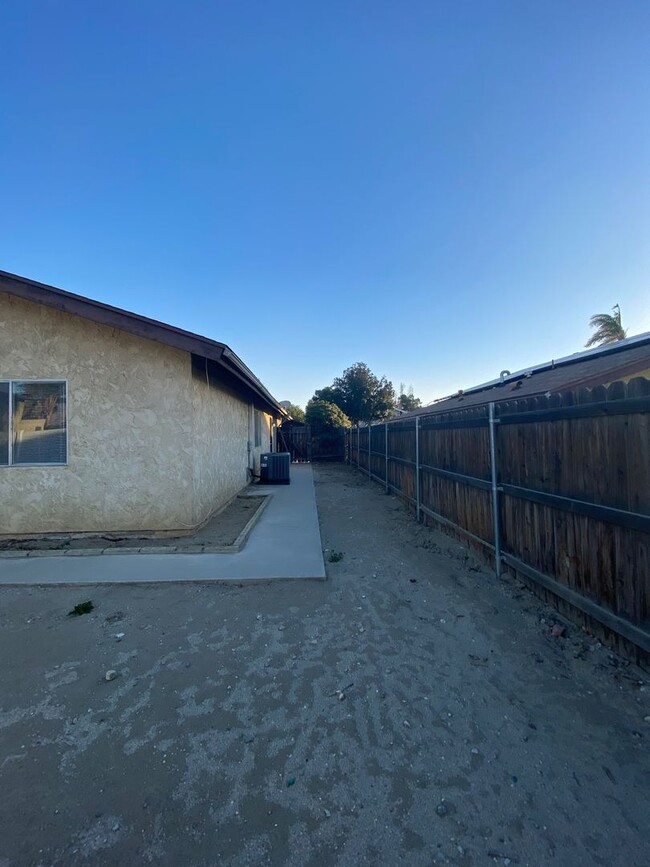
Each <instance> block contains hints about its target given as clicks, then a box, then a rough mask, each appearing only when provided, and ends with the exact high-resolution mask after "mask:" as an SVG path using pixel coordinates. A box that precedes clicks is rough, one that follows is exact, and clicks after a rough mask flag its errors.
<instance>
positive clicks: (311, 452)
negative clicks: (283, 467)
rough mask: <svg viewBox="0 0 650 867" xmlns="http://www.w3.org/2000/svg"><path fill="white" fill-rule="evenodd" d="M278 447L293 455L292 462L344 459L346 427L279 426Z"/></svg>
mask: <svg viewBox="0 0 650 867" xmlns="http://www.w3.org/2000/svg"><path fill="white" fill-rule="evenodd" d="M278 448H279V449H282V450H284V451H287V452H289V453H290V455H291V461H292V463H310V462H311V461H344V460H345V428H333V429H327V430H318V429H312V428H311V426H310V425H308V424H305V425H293V424H292V425H288V426H284V425H283V426H282V427H280V428H278Z"/></svg>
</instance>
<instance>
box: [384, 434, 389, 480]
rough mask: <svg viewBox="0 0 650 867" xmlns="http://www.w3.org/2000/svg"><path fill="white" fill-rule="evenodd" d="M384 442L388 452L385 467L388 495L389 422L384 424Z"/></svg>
mask: <svg viewBox="0 0 650 867" xmlns="http://www.w3.org/2000/svg"><path fill="white" fill-rule="evenodd" d="M384 441H385V451H386V462H385V467H384V476H385V478H386V493H388V422H386V423H385V424H384Z"/></svg>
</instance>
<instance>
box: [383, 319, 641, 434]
mask: <svg viewBox="0 0 650 867" xmlns="http://www.w3.org/2000/svg"><path fill="white" fill-rule="evenodd" d="M634 374H638V375H641V376H642V375H644V374H645V375H646V376H650V331H647V332H645V333H643V334H637V335H636V336H634V337H627V338H625V340H617V341H616V342H615V343H609V344H607V345H606V346H599V347H597V348H596V349H589V350H586V351H584V352H576V353H574V354H573V355H568V356H566V357H564V358H558V359H551V361H547V362H544V363H543V364H536V365H533V366H532V367H527V368H524V369H522V370H518V371H516V372H515V373H507V374H505V373H504V376H503V378H501V377H499V378H498V379H493V380H490V381H489V382H484V383H483V384H482V385H476V386H474V387H472V388H466V389H464V390H459V391H458V392H457V393H456V394H454V395H450V396H449V397H445V398H441V399H440V400H437V401H434V402H433V403H430V404H428V406H424V407H421V408H420V409H417V410H414V411H413V412H411V413H408V414H407V415H402V416H400V419H409V418H413V417H415V416H418V415H433V414H437V413H443V412H451V411H454V410H459V409H467V408H470V407H478V406H481V405H485V404H488V403H492V402H495V403H496V402H498V401H506V400H515V399H517V398H519V397H532V396H535V395H540V394H546V393H547V392H550V393H551V394H554V393H557V392H560V391H569V390H571V389H575V388H581V387H585V388H587V387H589V388H591V387H593V386H596V385H604V384H608V383H610V382H613V381H615V380H616V379H620V378H622V377H630V376H634Z"/></svg>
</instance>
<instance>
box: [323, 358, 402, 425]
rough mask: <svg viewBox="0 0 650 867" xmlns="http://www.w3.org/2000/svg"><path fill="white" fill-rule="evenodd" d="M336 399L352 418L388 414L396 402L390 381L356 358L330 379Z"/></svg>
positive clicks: (371, 418) (368, 419) (376, 418)
mask: <svg viewBox="0 0 650 867" xmlns="http://www.w3.org/2000/svg"><path fill="white" fill-rule="evenodd" d="M332 389H333V390H334V394H335V395H337V397H338V399H337V400H336V403H337V405H338V406H340V407H341V409H342V410H343V412H344V413H345V414H346V415H347V416H348V418H349V419H350V420H351V421H353V422H360V421H365V422H371V421H380V420H381V419H383V418H388V417H389V416H390V415H391V414H392V412H393V407H394V406H395V390H394V389H393V383H392V382H389V381H388V380H387V379H386V377H384V376H382V377H381V379H380V378H378V377H377V376H375V374H374V373H373V372H372V371H371V370H370V368H369V367H368V365H367V364H363V362H358V363H357V364H353V365H352V367H348V368H347V370H344V371H343V374H342V376H338V377H337V378H336V379H335V380H334V382H333V383H332Z"/></svg>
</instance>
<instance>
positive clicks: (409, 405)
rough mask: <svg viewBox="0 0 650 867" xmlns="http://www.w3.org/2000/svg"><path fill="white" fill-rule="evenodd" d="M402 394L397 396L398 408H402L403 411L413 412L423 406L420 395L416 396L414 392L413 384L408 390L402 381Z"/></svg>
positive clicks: (400, 388)
mask: <svg viewBox="0 0 650 867" xmlns="http://www.w3.org/2000/svg"><path fill="white" fill-rule="evenodd" d="M399 390H400V395H399V397H398V398H397V404H396V406H397V409H401V410H402V411H403V412H412V411H413V410H414V409H418V408H419V407H421V406H422V401H421V400H420V398H419V397H415V395H414V394H413V386H412V385H410V386H409V388H408V391H406V390H405V388H404V383H403V382H402V383H400V387H399Z"/></svg>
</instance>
